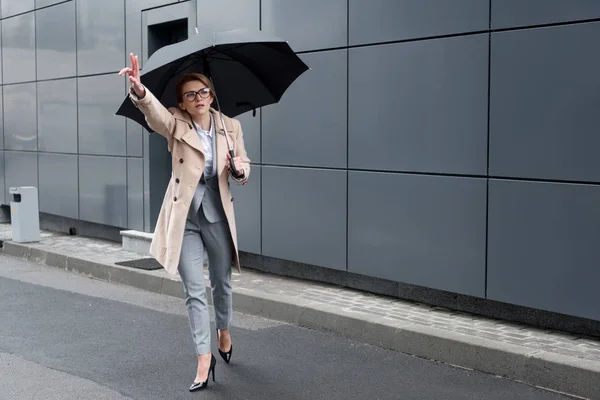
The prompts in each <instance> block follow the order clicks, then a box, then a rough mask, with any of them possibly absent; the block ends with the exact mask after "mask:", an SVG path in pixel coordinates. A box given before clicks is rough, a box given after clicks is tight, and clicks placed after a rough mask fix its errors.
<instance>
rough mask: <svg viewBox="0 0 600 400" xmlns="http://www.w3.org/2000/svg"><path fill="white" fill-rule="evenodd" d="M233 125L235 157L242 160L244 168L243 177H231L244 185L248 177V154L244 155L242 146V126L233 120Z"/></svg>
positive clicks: (244, 149) (243, 146) (244, 150)
mask: <svg viewBox="0 0 600 400" xmlns="http://www.w3.org/2000/svg"><path fill="white" fill-rule="evenodd" d="M233 121H234V124H235V126H236V128H237V129H236V130H235V131H236V137H235V155H236V156H237V157H240V158H241V159H242V165H243V168H244V176H243V177H242V178H241V179H235V178H234V177H233V176H232V177H231V178H232V179H233V180H234V181H236V182H238V183H240V184H242V185H245V184H246V183H247V182H248V177H249V176H250V159H249V158H248V154H247V153H246V146H245V145H244V133H243V132H242V124H241V123H240V121H238V120H236V119H234V120H233Z"/></svg>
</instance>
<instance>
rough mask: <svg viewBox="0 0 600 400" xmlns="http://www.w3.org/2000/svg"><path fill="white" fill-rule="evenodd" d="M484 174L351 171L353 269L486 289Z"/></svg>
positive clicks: (457, 288) (470, 291)
mask: <svg viewBox="0 0 600 400" xmlns="http://www.w3.org/2000/svg"><path fill="white" fill-rule="evenodd" d="M485 218H486V180H485V179H474V178H458V177H440V176H423V175H404V174H402V175H401V174H383V173H373V172H350V173H349V182H348V271H349V272H355V273H359V274H364V275H369V276H375V277H378V278H383V279H389V280H392V281H400V282H404V283H409V284H414V285H419V286H425V287H430V288H435V289H440V290H447V291H451V292H457V293H462V294H466V295H471V296H477V297H484V296H485V230H486V225H485Z"/></svg>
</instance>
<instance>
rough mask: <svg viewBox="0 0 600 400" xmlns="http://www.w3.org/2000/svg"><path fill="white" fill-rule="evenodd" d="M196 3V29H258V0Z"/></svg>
mask: <svg viewBox="0 0 600 400" xmlns="http://www.w3.org/2000/svg"><path fill="white" fill-rule="evenodd" d="M196 1H197V2H198V27H204V28H208V29H211V30H216V31H228V30H232V29H249V30H258V29H259V28H260V27H259V22H260V15H259V14H260V0H228V1H226V2H223V1H212V0H196ZM232 10H235V12H232Z"/></svg>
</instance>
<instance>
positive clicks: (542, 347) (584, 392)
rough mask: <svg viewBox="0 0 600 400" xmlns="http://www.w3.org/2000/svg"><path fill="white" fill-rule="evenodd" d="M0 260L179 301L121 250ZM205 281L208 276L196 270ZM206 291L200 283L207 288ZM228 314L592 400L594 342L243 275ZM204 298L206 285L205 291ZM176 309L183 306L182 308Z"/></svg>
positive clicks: (70, 247) (78, 241)
mask: <svg viewBox="0 0 600 400" xmlns="http://www.w3.org/2000/svg"><path fill="white" fill-rule="evenodd" d="M10 238H11V227H10V225H9V224H0V240H3V241H4V243H3V246H2V249H1V250H2V254H4V255H9V256H13V257H17V258H21V259H26V260H29V261H33V262H37V263H41V264H45V265H48V266H52V267H58V268H62V269H66V270H68V271H72V272H76V273H80V274H84V275H87V276H89V277H90V278H94V279H100V280H105V281H109V282H114V283H118V284H124V285H130V286H134V287H137V288H141V289H144V290H148V291H152V292H156V293H162V294H165V295H169V296H175V297H180V298H183V291H182V288H181V282H179V281H177V280H174V279H172V278H170V277H169V276H168V275H167V274H166V273H165V272H164V271H163V270H157V271H143V270H138V269H133V268H127V267H121V266H118V265H115V263H116V262H121V261H127V260H133V259H139V258H141V256H140V255H139V254H136V253H129V252H126V251H123V250H122V249H121V246H120V244H118V243H114V242H108V241H103V240H99V239H90V238H84V237H76V236H67V235H63V234H57V233H51V232H42V240H41V242H39V243H33V244H19V243H14V242H11V241H10ZM205 275H206V280H207V283H208V274H207V273H205ZM207 286H208V285H207ZM233 287H234V309H235V310H236V311H239V312H242V313H248V314H253V315H258V316H261V317H265V318H271V319H275V320H279V321H285V322H289V323H292V324H296V325H299V326H304V327H308V328H312V329H316V330H321V331H327V332H331V333H334V334H338V335H341V336H344V337H347V338H351V339H355V340H359V341H361V342H365V343H369V344H373V345H377V346H381V347H386V348H390V349H394V350H397V351H400V352H403V353H408V354H412V355H415V356H419V357H424V358H428V359H433V360H437V361H441V362H444V363H448V364H453V365H457V366H461V367H464V368H470V369H475V370H478V371H483V372H488V373H491V374H496V375H500V376H504V377H507V378H509V379H513V380H517V381H522V382H526V383H528V384H531V385H534V386H540V387H544V388H548V389H552V390H556V391H559V392H563V393H568V394H571V395H576V396H580V397H583V398H589V399H600V339H598V338H589V337H583V336H575V335H569V334H564V333H560V332H554V331H549V330H541V329H536V328H532V327H529V326H526V325H520V324H513V323H508V322H504V321H500V320H493V319H489V318H485V317H480V316H476V315H470V314H465V313H459V312H454V311H452V310H447V309H441V308H439V307H431V306H427V305H423V304H417V303H413V302H407V301H402V300H398V299H393V298H387V297H384V296H378V295H372V294H368V293H363V292H358V291H355V290H352V289H346V288H341V287H335V286H331V285H326V284H319V283H315V282H308V281H300V280H296V279H291V278H286V277H279V276H274V275H268V274H264V273H261V272H257V271H253V270H249V269H242V273H241V274H237V273H235V272H234V275H233ZM208 290H209V291H210V288H209V287H208ZM182 307H183V304H182Z"/></svg>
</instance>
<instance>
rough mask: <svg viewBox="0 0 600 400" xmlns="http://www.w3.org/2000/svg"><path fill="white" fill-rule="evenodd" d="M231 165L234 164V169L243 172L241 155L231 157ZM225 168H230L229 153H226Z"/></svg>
mask: <svg viewBox="0 0 600 400" xmlns="http://www.w3.org/2000/svg"><path fill="white" fill-rule="evenodd" d="M233 165H235V169H236V171H238V172H239V173H241V174H245V171H244V164H243V163H242V159H241V157H233ZM227 168H229V169H230V170H231V154H229V153H227Z"/></svg>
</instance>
